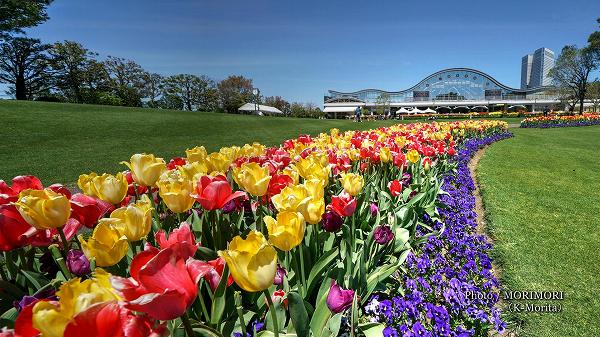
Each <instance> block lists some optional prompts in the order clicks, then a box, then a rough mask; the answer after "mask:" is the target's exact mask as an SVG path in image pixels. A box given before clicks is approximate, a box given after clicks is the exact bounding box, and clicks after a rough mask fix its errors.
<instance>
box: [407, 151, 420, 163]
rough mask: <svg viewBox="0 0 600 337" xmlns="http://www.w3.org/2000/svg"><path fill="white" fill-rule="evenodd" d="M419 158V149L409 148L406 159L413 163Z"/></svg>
mask: <svg viewBox="0 0 600 337" xmlns="http://www.w3.org/2000/svg"><path fill="white" fill-rule="evenodd" d="M419 158H420V156H419V151H417V150H410V151H408V152H407V153H406V159H408V160H409V161H410V162H411V163H413V164H414V163H416V162H418V161H419Z"/></svg>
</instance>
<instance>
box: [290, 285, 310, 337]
mask: <svg viewBox="0 0 600 337" xmlns="http://www.w3.org/2000/svg"><path fill="white" fill-rule="evenodd" d="M287 297H288V302H289V309H290V318H291V319H292V324H293V325H294V330H296V334H297V335H298V337H305V336H306V337H308V336H309V334H310V325H309V323H308V322H309V320H308V312H307V311H306V307H305V306H304V300H303V299H302V296H300V295H299V294H298V293H296V292H293V291H292V292H290V293H288V295H287Z"/></svg>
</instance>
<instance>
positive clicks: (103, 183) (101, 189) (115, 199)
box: [89, 172, 128, 205]
mask: <svg viewBox="0 0 600 337" xmlns="http://www.w3.org/2000/svg"><path fill="white" fill-rule="evenodd" d="M89 186H90V189H91V191H92V194H91V196H96V197H98V198H99V199H102V200H104V201H106V202H109V203H111V204H113V205H116V204H119V203H120V202H121V201H123V199H125V196H126V195H127V187H128V184H127V179H125V175H124V174H123V173H121V172H119V173H117V175H116V176H113V175H111V174H107V173H104V174H103V175H101V176H96V177H94V178H92V181H91V183H90V185H89Z"/></svg>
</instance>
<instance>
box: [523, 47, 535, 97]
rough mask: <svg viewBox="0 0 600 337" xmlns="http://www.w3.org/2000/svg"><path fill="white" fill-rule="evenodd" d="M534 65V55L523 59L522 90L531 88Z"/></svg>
mask: <svg viewBox="0 0 600 337" xmlns="http://www.w3.org/2000/svg"><path fill="white" fill-rule="evenodd" d="M532 65H533V54H529V55H525V56H523V58H522V59H521V89H527V88H530V87H531V66H532Z"/></svg>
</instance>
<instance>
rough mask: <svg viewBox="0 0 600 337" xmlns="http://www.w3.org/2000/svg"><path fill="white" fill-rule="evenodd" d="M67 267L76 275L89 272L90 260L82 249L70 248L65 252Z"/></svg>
mask: <svg viewBox="0 0 600 337" xmlns="http://www.w3.org/2000/svg"><path fill="white" fill-rule="evenodd" d="M67 268H69V271H70V272H71V273H73V274H75V275H77V276H83V275H86V274H89V273H90V272H91V270H90V261H89V260H88V259H87V257H85V255H84V254H83V252H82V251H80V250H75V249H72V250H70V251H69V252H68V253H67Z"/></svg>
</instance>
